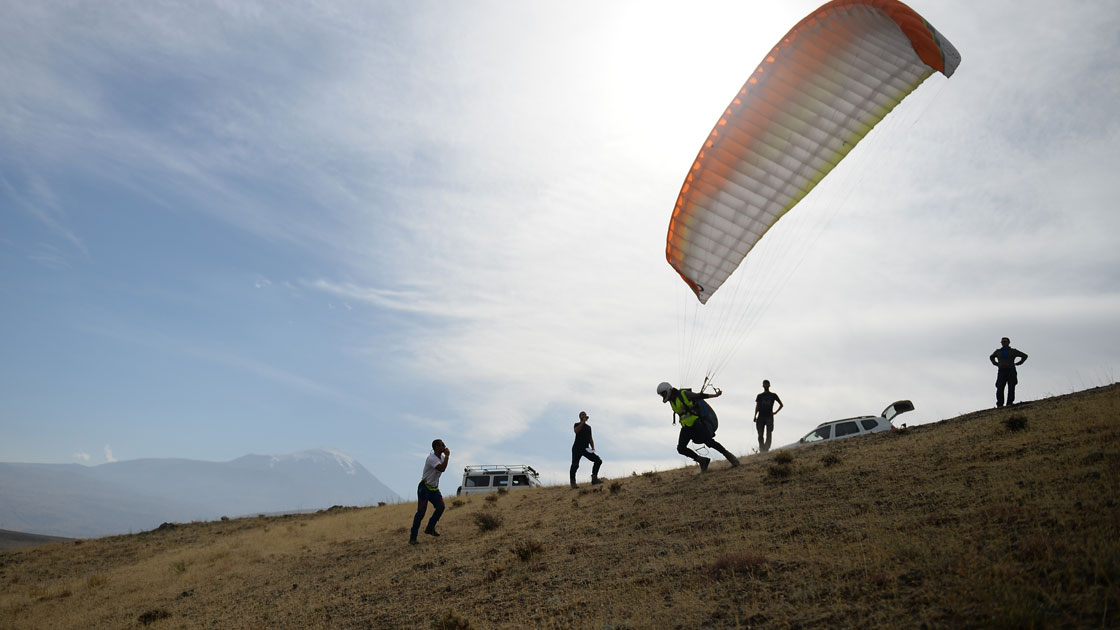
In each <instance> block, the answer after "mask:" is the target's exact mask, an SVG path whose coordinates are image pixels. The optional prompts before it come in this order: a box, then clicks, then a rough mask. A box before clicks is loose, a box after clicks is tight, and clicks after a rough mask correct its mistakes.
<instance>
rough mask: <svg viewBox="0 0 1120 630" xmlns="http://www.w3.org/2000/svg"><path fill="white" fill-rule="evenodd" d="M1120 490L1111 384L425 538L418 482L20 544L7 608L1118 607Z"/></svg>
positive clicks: (722, 621) (696, 618)
mask: <svg viewBox="0 0 1120 630" xmlns="http://www.w3.org/2000/svg"><path fill="white" fill-rule="evenodd" d="M666 437H667V438H670V439H671V438H672V435H667V436H666ZM665 448H672V442H670V441H668V439H667V441H666V443H665ZM1117 488H1120V386H1115V385H1113V386H1109V387H1103V388H1099V389H1095V390H1091V391H1086V392H1078V393H1075V394H1070V395H1066V396H1059V397H1055V398H1051V399H1046V400H1040V401H1035V402H1029V403H1027V404H1023V405H1016V406H1014V407H1011V408H1007V407H1004V408H1002V409H985V410H982V411H977V412H974V413H969V414H967V415H962V416H959V417H956V418H951V419H947V420H943V421H940V422H936V423H931V424H923V425H919V426H914V427H909V428H906V429H899V430H897V431H884V432H882V433H877V434H874V435H869V436H866V437H858V438H852V439H846V440H838V441H835V442H829V443H823V444H817V445H810V446H805V447H803V448H796V449H791V450H788V451H780V452H770V453H764V454H758V455H750V456H744V457H743V458H742V465H741V466H739V467H738V468H730V467H729V466H728V465H727V464H726V463H725V462H723V461H716V462H713V463H712V466H711V468H710V469H709V470H708V472H707V473H705V474H699V470H698V469H697V467H696V466H687V467H683V468H679V469H674V470H663V471H646V472H639V473H637V474H632V475H626V476H623V477H620V478H608V479H606V483H604V484H603V485H597V486H591V485H587V484H585V485H583V486H582V487H580V488H579V489H578V490H571V489H569V488H568V487H567V485H566V484H565V485H564V486H552V487H545V488H531V489H523V490H511V491H510V492H508V493H505V494H488V495H470V496H463V497H447V511H446V512H445V513H444V514H443V518H442V519H441V520H440V522H439V526H438V531H439V533H440V534H441V536H440V537H438V538H435V537H432V536H427V535H424V534H421V535H420V544H419V545H409V544H408V528H409V526H410V525H411V523H412V515H413V511H414V507H413V505H412V504H411V503H398V504H393V505H387V506H384V507H377V508H360V509H332V510H327V511H324V512H322V513H316V514H307V515H287V516H279V517H265V518H261V517H253V518H241V519H230V520H228V521H214V522H207V523H186V524H174V525H167V526H164V527H160V528H158V529H156V530H152V531H145V532H143V533H139V534H134V535H127V536H111V537H106V538H99V539H96V540H80V541H73V542H67V543H60V544H47V545H41V546H37V547H31V548H26V549H17V550H13V551H8V552H0V628H51V629H52V630H54V629H67V628H74V629H81V630H88V629H90V628H107V629H108V628H142V627H152V628H402V629H405V628H408V629H411V628H436V629H441V630H450V629H456V630H469V629H473V630H482V629H491V628H493V629H496V630H503V629H506V628H509V629H517V630H522V629H525V628H564V629H568V628H573V629H576V630H581V629H584V628H586V629H589V630H591V629H594V630H603V629H605V628H612V629H614V630H622V629H627V630H646V629H649V630H662V629H678V628H679V629H690V630H691V629H693V628H698V629H710V630H722V629H725V628H726V629H728V630H730V629H733V628H754V629H756V630H789V629H792V628H860V629H865V630H894V629H896V628H931V629H940V628H962V629H969V628H985V629H987V628H997V629H1013V628H1120V501H1118V498H1120V497H1118V496H1117V495H1118V493H1117Z"/></svg>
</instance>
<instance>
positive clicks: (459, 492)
mask: <svg viewBox="0 0 1120 630" xmlns="http://www.w3.org/2000/svg"><path fill="white" fill-rule="evenodd" d="M460 494H463V486H459V487H458V488H455V496H459V495H460Z"/></svg>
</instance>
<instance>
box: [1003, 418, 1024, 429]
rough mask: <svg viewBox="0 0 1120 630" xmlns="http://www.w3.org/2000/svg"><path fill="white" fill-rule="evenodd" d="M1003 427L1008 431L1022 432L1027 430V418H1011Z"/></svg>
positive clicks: (1004, 422) (1005, 421)
mask: <svg viewBox="0 0 1120 630" xmlns="http://www.w3.org/2000/svg"><path fill="white" fill-rule="evenodd" d="M1003 426H1005V427H1007V430H1008V431H1022V430H1023V429H1025V428H1027V417H1026V416H1011V417H1010V418H1008V419H1006V420H1004V421H1003Z"/></svg>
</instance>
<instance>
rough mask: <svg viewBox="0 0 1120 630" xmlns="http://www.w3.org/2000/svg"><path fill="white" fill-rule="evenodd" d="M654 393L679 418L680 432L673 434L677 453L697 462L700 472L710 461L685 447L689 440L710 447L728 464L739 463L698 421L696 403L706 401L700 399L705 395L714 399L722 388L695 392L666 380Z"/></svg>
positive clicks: (698, 413)
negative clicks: (706, 392)
mask: <svg viewBox="0 0 1120 630" xmlns="http://www.w3.org/2000/svg"><path fill="white" fill-rule="evenodd" d="M657 393H658V395H660V396H661V402H663V403H669V404H670V406H672V408H673V413H674V414H675V417H679V418H680V420H681V432H680V435H679V436H678V437H677V452H678V453H680V454H681V455H684V456H685V457H688V458H689V459H691V460H693V461H694V462H696V463H697V464H700V472H705V471H706V470H708V464H709V463H710V462H711V461H712V460H711V459H709V458H707V457H700V456H699V455H697V454H696V451H693V450H692V449H690V448H688V443H689V442H696V443H697V444H703V445H704V446H707V447H708V448H713V449H715V450H717V451H719V453H720V454H721V455H723V456H724V457H726V458H727V461H729V462H731V465H732V466H738V465H739V458H737V457H735V456H734V455H732V454H731V452H730V451H728V450H727V449H726V448H724V447H723V445H722V444H720V443H719V442H717V441H716V440H715V434H714V433H712V432H710V431H708V430H707V429H706V428H705V427H704V426H703V424H702V423H700V422H698V421H699V420H700V414H701V409H700V406H701V405H702V404H706V403H701V402H700V401H701V400H704V399H705V398H716V397H718V396H719V395H721V394H722V393H723V392H722V391H720V390H719V389H718V388H717V389H716V390H715V393H713V394H704V393H700V394H697V393H695V392H693V391H692V390H690V389H677V388H675V387H673V386H672V385H670V384H669V383H661V384H660V385H658V386H657ZM675 421H676V420H674V422H675Z"/></svg>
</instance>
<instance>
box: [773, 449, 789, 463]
mask: <svg viewBox="0 0 1120 630" xmlns="http://www.w3.org/2000/svg"><path fill="white" fill-rule="evenodd" d="M774 463H776V464H792V463H793V455H790V454H789V453H788V452H786V451H782V452H780V453H778V454H777V455H775V456H774Z"/></svg>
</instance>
